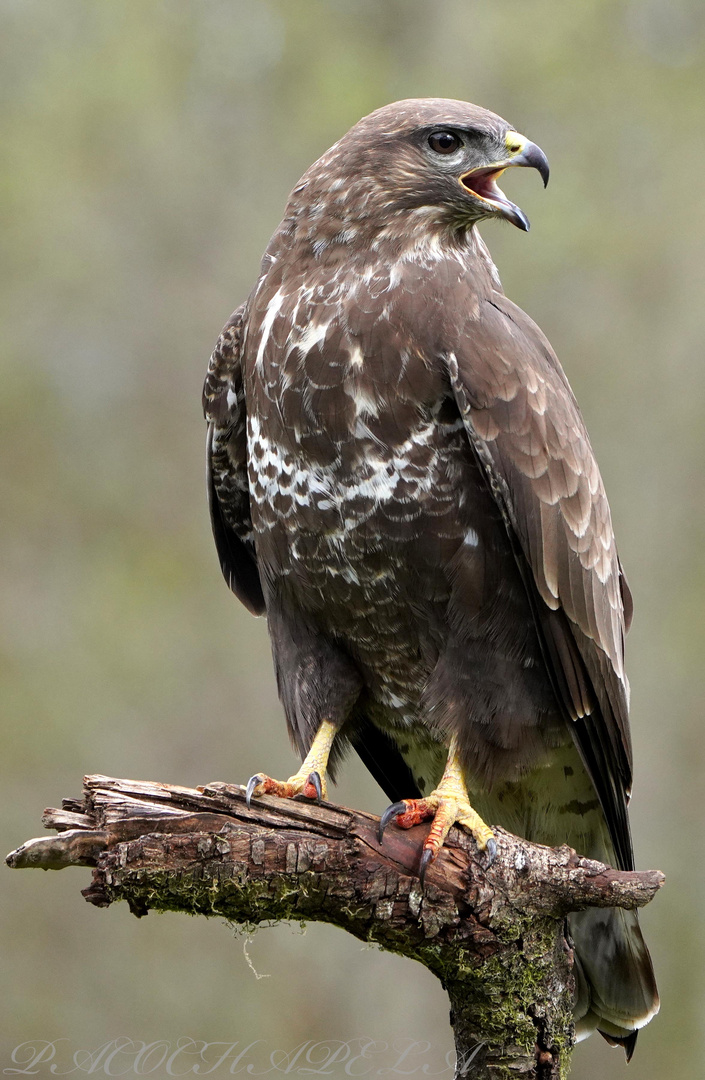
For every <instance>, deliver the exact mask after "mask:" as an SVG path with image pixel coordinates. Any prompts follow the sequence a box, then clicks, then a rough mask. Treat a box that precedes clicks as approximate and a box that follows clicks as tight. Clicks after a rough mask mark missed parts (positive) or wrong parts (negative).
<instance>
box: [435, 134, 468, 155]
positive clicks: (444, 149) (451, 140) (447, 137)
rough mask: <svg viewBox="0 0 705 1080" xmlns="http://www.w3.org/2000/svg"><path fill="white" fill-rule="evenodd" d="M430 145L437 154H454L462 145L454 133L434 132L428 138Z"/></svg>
mask: <svg viewBox="0 0 705 1080" xmlns="http://www.w3.org/2000/svg"><path fill="white" fill-rule="evenodd" d="M428 145H429V146H430V147H431V149H432V150H433V151H434V153H436V154H453V153H455V151H456V150H457V149H458V147H459V146H460V145H461V143H460V139H459V138H458V136H457V135H454V134H453V132H452V131H434V132H433V134H432V135H429V137H428Z"/></svg>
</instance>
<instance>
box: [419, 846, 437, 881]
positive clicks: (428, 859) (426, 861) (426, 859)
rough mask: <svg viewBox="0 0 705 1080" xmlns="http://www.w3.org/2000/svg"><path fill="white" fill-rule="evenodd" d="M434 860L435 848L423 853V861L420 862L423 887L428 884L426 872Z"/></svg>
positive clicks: (426, 849) (425, 850)
mask: <svg viewBox="0 0 705 1080" xmlns="http://www.w3.org/2000/svg"><path fill="white" fill-rule="evenodd" d="M433 858H434V853H433V848H430V847H427V848H424V849H423V852H422V853H421V861H420V862H419V878H420V880H421V884H422V885H425V883H426V871H427V870H428V868H429V866H430V865H431V863H432V862H433Z"/></svg>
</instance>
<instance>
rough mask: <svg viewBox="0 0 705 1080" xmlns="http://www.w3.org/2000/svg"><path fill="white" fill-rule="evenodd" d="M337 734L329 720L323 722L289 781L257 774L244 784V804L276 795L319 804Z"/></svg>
mask: <svg viewBox="0 0 705 1080" xmlns="http://www.w3.org/2000/svg"><path fill="white" fill-rule="evenodd" d="M337 733H338V725H337V724H334V723H333V722H332V721H331V720H322V721H321V726H320V727H319V729H318V731H317V732H316V737H315V739H314V740H313V742H312V743H311V749H310V750H309V752H308V754H307V755H306V758H305V760H304V762H303V764H302V765H301V768H300V769H299V771H298V772H297V773H294V775H293V776H290V777H289V779H288V780H272V778H271V776H267V774H266V773H256V774H255V775H254V776H251V777H250V779H249V780H248V781H247V788H246V789H245V798H246V799H247V805H248V806H249V805H250V799H251V798H252V796H253V795H279V796H281V797H282V798H284V799H293V798H294V796H296V795H303V797H304V798H305V799H315V800H316V802H320V801H321V799H325V798H326V797H327V792H326V769H327V767H328V758H329V756H330V751H331V747H332V745H333V740H334V739H335V736H336V735H337Z"/></svg>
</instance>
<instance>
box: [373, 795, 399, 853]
mask: <svg viewBox="0 0 705 1080" xmlns="http://www.w3.org/2000/svg"><path fill="white" fill-rule="evenodd" d="M404 813H406V802H405V800H404V799H402V800H401V802H395V803H392V805H391V806H388V807H387V809H386V810H385V811H384V813H383V814H382V817H381V818H380V819H379V829H378V830H377V839H378V841H379V842H380V844H381V843H382V837H383V836H384V830H385V829H386V828H387V825H389V822H390V821H391V820H392V818H393V817H398V816H399V814H404Z"/></svg>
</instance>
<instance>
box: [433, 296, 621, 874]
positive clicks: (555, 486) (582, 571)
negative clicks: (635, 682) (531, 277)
mask: <svg viewBox="0 0 705 1080" xmlns="http://www.w3.org/2000/svg"><path fill="white" fill-rule="evenodd" d="M448 371H449V375H450V380H451V385H452V387H453V391H454V394H455V397H456V402H457V404H458V407H459V409H460V411H461V414H462V416H463V419H464V422H465V426H466V430H467V433H468V436H469V438H470V442H471V444H472V446H473V448H474V450H475V452H476V454H477V456H478V458H479V460H480V463H481V464H482V466H483V469H484V471H485V475H486V478H487V481H488V484H489V486H490V488H491V490H492V493H493V495H494V497H495V499H496V500H497V502H498V504H499V505H500V508H501V510H502V514H503V517H504V521H505V525H506V527H507V528H508V530H509V532H510V535H512V534H513V536H514V538H515V541H517V542H518V543H517V545H516V550H517V557H518V559H519V560H520V561H522V560H525V561H526V564H527V565H528V568H529V574H528V577H527V575H526V574H525V575H524V577H525V580H526V581H527V585H528V587H529V588H530V589H531V588H533V589H535V591H536V594H537V600H536V603H535V604H534V610H535V612H536V613H537V614H536V617H537V622H538V624H539V627H540V630H541V632H542V635H543V639H544V646H545V650H546V655H547V661H548V666H549V670H550V673H551V675H552V678H553V680H554V685H555V688H556V692H557V694H558V696H559V700H561V701H562V702H563V704H564V706H565V708H566V713H567V715H568V716H569V717H571V718H572V730H573V734H574V736H575V739H576V743H577V745H578V749H579V750H580V753H581V755H582V757H583V760H584V761H585V764H586V766H587V768H588V769H589V771H590V775H591V777H592V780H593V783H594V784H595V788H596V790H597V793H598V795H599V797H600V800H601V802H602V805H603V808H604V811H605V815H606V817H607V820H608V823H609V826H610V830H611V832H612V836H613V840H614V843H615V848H616V850H617V853H618V857H619V860H620V862H621V864H622V865H624V866H627V865H630V864H631V841H630V837H629V827H628V823H627V815H626V801H627V797H628V789H629V784H630V777H631V746H630V741H629V733H628V721H627V713H628V694H629V687H628V683H627V680H626V677H625V675H624V634H625V630H626V625H627V623H628V621H629V619H630V617H631V596H630V594H629V590H628V587H627V585H626V582H625V580H624V576H623V573H622V569H621V566H620V563H619V559H618V557H617V550H616V546H615V542H614V536H613V532H612V523H611V518H610V512H609V506H608V503H607V497H606V495H605V491H604V487H603V485H602V480H601V477H600V473H599V470H598V467H597V463H596V461H595V458H594V455H593V453H592V448H591V446H590V442H589V439H588V436H587V432H586V430H585V426H584V423H583V419H582V416H581V415H580V411H579V409H578V406H577V404H576V402H575V398H574V397H573V394H572V391H571V389H570V387H569V385H568V382H567V380H566V378H565V374H564V373H563V370H562V368H561V367H560V365H559V363H558V360H557V359H556V357H555V355H554V354H553V352H552V350H551V348H550V345H549V344H548V342H547V341H546V339H545V338H544V337H543V335H542V334H541V331H540V330H539V329H538V328H537V327H536V326H535V325H534V323H532V321H531V320H530V319H529V318H528V316H526V315H525V314H524V313H523V312H522V311H520V309H519V308H516V307H515V306H514V305H513V304H512V303H511V302H510V301H509V300H507V299H506V298H505V297H503V296H501V295H499V294H494V295H493V297H492V300H491V302H484V303H483V304H481V305H480V310H479V312H478V314H477V315H476V316H475V317H474V318H470V319H468V321H467V322H466V324H465V326H464V330H463V337H462V340H460V341H459V343H458V345H457V348H456V351H455V352H454V353H451V354H450V355H449V357H448ZM538 598H540V600H539V599H538ZM541 601H543V604H541Z"/></svg>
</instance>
